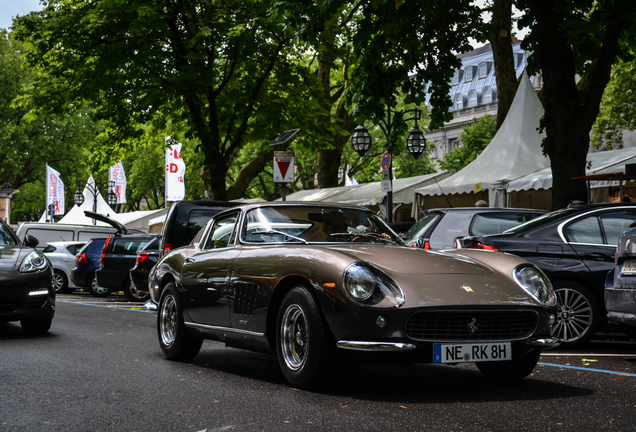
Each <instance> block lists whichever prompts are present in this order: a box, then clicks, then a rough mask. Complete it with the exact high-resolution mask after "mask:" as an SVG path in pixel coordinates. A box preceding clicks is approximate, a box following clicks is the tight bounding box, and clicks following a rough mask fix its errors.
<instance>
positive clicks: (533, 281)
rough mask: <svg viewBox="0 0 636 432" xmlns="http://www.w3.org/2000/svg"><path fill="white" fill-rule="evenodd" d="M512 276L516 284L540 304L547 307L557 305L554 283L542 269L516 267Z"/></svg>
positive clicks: (525, 265) (523, 266)
mask: <svg viewBox="0 0 636 432" xmlns="http://www.w3.org/2000/svg"><path fill="white" fill-rule="evenodd" d="M512 276H513V278H514V280H515V282H517V284H518V285H519V286H520V287H521V288H523V290H524V291H525V292H527V293H528V294H530V295H531V296H532V297H533V298H534V299H536V300H537V301H538V302H540V303H542V304H543V305H545V306H555V305H556V296H555V294H554V289H553V288H552V283H551V282H550V279H548V277H547V276H546V275H545V273H543V271H541V269H540V268H538V267H535V266H533V265H529V264H522V265H519V266H517V267H515V269H514V270H513V272H512Z"/></svg>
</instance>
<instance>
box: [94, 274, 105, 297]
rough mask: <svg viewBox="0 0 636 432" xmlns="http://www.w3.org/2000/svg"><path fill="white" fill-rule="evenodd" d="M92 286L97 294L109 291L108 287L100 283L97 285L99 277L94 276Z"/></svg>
mask: <svg viewBox="0 0 636 432" xmlns="http://www.w3.org/2000/svg"><path fill="white" fill-rule="evenodd" d="M91 288H92V290H93V292H95V293H97V294H105V293H106V292H108V290H107V289H106V288H103V287H100V286H99V285H97V278H96V277H94V278H93V281H92V282H91Z"/></svg>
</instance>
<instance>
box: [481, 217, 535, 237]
mask: <svg viewBox="0 0 636 432" xmlns="http://www.w3.org/2000/svg"><path fill="white" fill-rule="evenodd" d="M536 216H537V213H481V214H476V215H475V217H474V219H473V222H472V224H471V226H470V229H469V233H470V235H487V234H498V233H502V232H504V231H506V230H507V229H509V228H513V227H516V226H517V225H519V224H522V223H524V222H527V221H529V220H531V219H534V218H535V217H536Z"/></svg>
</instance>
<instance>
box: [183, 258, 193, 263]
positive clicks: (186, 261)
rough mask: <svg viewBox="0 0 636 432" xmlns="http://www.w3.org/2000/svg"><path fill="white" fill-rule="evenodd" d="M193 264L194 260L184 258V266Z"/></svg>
mask: <svg viewBox="0 0 636 432" xmlns="http://www.w3.org/2000/svg"><path fill="white" fill-rule="evenodd" d="M193 262H194V258H186V259H185V263H186V264H190V263H193Z"/></svg>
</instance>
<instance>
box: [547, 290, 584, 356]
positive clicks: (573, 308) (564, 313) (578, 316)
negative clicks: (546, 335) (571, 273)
mask: <svg viewBox="0 0 636 432" xmlns="http://www.w3.org/2000/svg"><path fill="white" fill-rule="evenodd" d="M555 294H556V297H557V322H556V324H555V325H554V329H553V330H552V335H554V336H556V337H558V338H559V339H561V342H564V343H571V342H576V341H579V340H580V339H581V338H584V337H585V338H589V337H590V336H591V335H590V329H591V328H592V325H593V322H594V319H595V316H594V308H593V307H592V305H591V304H590V301H589V300H588V298H587V297H586V296H585V295H583V294H582V293H580V292H579V291H577V290H574V289H571V288H560V289H557V290H555Z"/></svg>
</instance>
